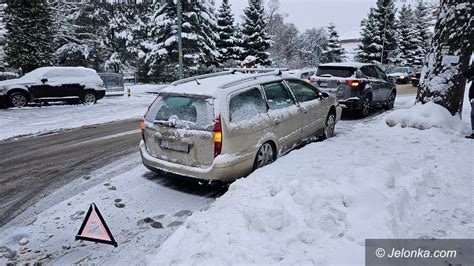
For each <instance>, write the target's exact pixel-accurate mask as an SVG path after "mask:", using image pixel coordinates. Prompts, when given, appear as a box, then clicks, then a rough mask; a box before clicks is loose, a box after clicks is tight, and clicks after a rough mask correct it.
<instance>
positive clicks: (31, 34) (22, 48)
mask: <svg viewBox="0 0 474 266" xmlns="http://www.w3.org/2000/svg"><path fill="white" fill-rule="evenodd" d="M6 13H7V23H6V29H7V31H8V32H7V45H6V48H5V53H6V56H7V58H6V59H7V62H8V65H9V66H10V67H14V68H22V70H23V71H24V72H29V71H31V70H34V69H35V68H38V67H42V66H49V65H52V64H53V62H54V54H53V52H54V50H53V36H54V33H53V30H52V29H53V28H52V25H53V21H52V15H51V9H50V8H49V6H48V4H46V3H42V2H38V1H28V0H22V1H12V3H11V4H9V5H8V7H7V9H6Z"/></svg>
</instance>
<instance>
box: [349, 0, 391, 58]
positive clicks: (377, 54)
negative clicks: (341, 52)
mask: <svg viewBox="0 0 474 266" xmlns="http://www.w3.org/2000/svg"><path fill="white" fill-rule="evenodd" d="M395 13H396V8H395V4H394V0H377V7H376V8H372V9H371V10H370V12H369V15H368V18H367V20H366V25H365V26H364V27H363V29H362V32H361V35H362V40H361V42H362V44H361V45H360V46H359V49H358V50H359V51H358V56H357V58H358V60H360V61H362V62H371V63H374V62H380V61H381V60H382V63H384V64H385V63H388V62H389V60H388V54H389V53H391V54H393V53H394V52H395V51H396V49H397V38H396V35H397V33H396V17H395ZM382 52H383V55H382Z"/></svg>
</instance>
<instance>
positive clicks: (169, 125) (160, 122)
mask: <svg viewBox="0 0 474 266" xmlns="http://www.w3.org/2000/svg"><path fill="white" fill-rule="evenodd" d="M154 123H155V124H159V125H163V126H167V127H176V123H172V122H171V121H168V120H155V121H154Z"/></svg>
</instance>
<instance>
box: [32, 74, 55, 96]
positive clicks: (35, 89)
mask: <svg viewBox="0 0 474 266" xmlns="http://www.w3.org/2000/svg"><path fill="white" fill-rule="evenodd" d="M50 72H51V70H50V71H48V72H46V73H44V74H43V75H42V76H41V77H38V80H35V83H34V84H33V85H31V86H30V87H29V91H30V93H31V95H33V98H35V99H38V98H52V97H54V89H53V88H52V86H51V84H50V81H49V79H50Z"/></svg>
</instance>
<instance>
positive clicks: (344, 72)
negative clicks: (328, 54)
mask: <svg viewBox="0 0 474 266" xmlns="http://www.w3.org/2000/svg"><path fill="white" fill-rule="evenodd" d="M354 71H355V69H354V68H352V67H343V66H320V67H319V68H318V71H317V72H316V76H319V77H321V76H333V77H340V78H349V77H352V76H353V75H354Z"/></svg>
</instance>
